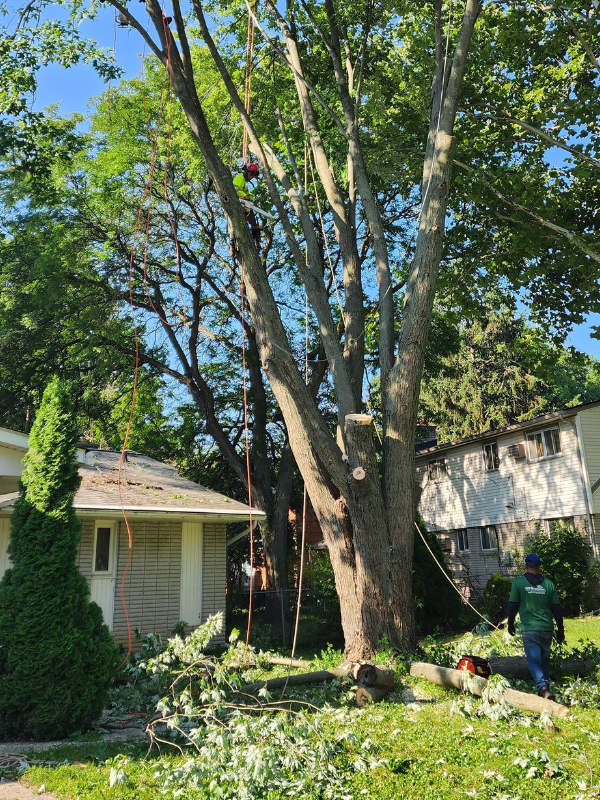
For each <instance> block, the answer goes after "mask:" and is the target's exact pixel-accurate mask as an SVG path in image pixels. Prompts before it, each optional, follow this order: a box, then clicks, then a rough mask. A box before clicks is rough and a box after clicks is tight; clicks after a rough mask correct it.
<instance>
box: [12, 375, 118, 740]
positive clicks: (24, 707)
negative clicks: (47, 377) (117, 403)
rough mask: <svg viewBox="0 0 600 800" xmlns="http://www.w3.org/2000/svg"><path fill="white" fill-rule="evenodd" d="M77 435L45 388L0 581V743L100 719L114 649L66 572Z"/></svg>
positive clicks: (73, 546) (64, 732)
mask: <svg viewBox="0 0 600 800" xmlns="http://www.w3.org/2000/svg"><path fill="white" fill-rule="evenodd" d="M76 442H77V429H76V425H75V417H74V414H73V410H72V406H71V401H70V397H69V393H68V391H67V389H66V388H65V387H64V386H63V385H62V384H61V383H60V381H59V380H58V379H54V380H52V381H51V383H50V384H49V385H48V387H47V389H46V391H45V393H44V397H43V400H42V404H41V407H40V410H39V413H38V416H37V418H36V421H35V423H34V426H33V429H32V431H31V435H30V438H29V444H30V450H29V452H28V453H27V455H26V456H25V459H24V463H25V469H24V471H23V475H22V479H21V484H20V492H19V498H18V500H17V501H16V503H15V509H14V512H13V515H12V520H11V531H10V544H9V549H8V553H9V556H10V559H11V561H12V568H11V569H9V570H7V572H6V573H5V575H4V578H3V579H2V581H1V582H0V739H2V738H4V739H6V738H9V737H18V738H21V737H26V738H33V739H49V738H61V737H64V736H68V735H69V734H71V733H73V732H74V731H79V730H85V729H86V728H88V727H89V726H90V723H91V722H92V720H94V719H96V718H97V717H99V716H100V713H101V712H102V709H103V706H104V703H105V700H106V694H107V690H108V687H109V684H110V681H111V678H112V675H113V671H114V664H115V659H116V648H115V645H114V641H113V639H112V637H111V635H110V633H109V631H108V628H107V627H106V625H105V624H104V623H103V621H102V612H101V610H100V608H99V606H98V605H96V604H95V603H91V602H90V600H89V589H88V586H87V583H86V580H85V578H84V576H83V575H82V574H81V573H80V572H79V570H78V568H77V565H76V558H77V545H78V543H79V540H80V538H81V526H80V524H79V521H78V520H77V519H76V517H75V511H74V509H73V497H74V494H75V492H76V490H77V487H78V486H79V481H80V478H79V475H78V470H77V462H76V460H75V445H76Z"/></svg>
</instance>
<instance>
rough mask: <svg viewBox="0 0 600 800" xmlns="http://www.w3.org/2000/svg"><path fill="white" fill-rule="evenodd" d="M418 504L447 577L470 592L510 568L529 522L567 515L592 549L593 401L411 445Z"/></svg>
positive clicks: (597, 494) (597, 426) (598, 421)
mask: <svg viewBox="0 0 600 800" xmlns="http://www.w3.org/2000/svg"><path fill="white" fill-rule="evenodd" d="M416 468H417V480H418V481H419V483H420V486H421V489H422V494H421V500H420V505H419V510H420V512H421V515H422V517H423V519H424V520H425V523H426V524H427V527H428V529H429V530H430V531H435V532H436V533H437V535H438V538H439V540H440V543H441V545H442V549H443V550H444V552H445V554H446V558H447V560H448V563H449V564H450V566H451V568H452V570H453V573H454V575H455V577H456V578H458V579H460V580H461V581H464V583H465V585H466V586H469V587H471V589H472V590H474V591H475V592H481V591H483V589H484V588H485V584H486V582H487V580H488V578H489V577H490V576H491V575H492V574H493V573H494V572H498V571H500V572H503V573H505V574H510V573H511V572H512V571H513V570H514V569H520V567H521V565H520V564H518V565H515V564H513V561H514V555H513V554H514V552H515V551H517V550H522V549H523V547H524V544H525V539H526V537H527V535H528V534H530V533H534V532H535V531H536V528H538V527H541V529H542V530H544V529H545V530H549V528H550V526H551V525H552V522H553V521H556V520H567V521H568V522H569V523H571V524H573V525H574V526H575V527H576V528H578V529H579V530H581V531H582V532H584V533H585V535H586V536H587V537H588V539H589V542H590V545H591V547H592V552H593V554H594V557H595V558H598V555H599V550H600V402H595V403H588V404H587V405H581V406H576V407H574V408H566V409H562V410H561V411H555V412H553V413H549V414H544V415H543V416H539V417H535V418H534V419H531V420H528V421H527V422H521V423H517V424H514V425H509V426H507V427H505V428H501V429H497V430H493V431H492V430H490V431H486V432H485V433H481V434H479V435H477V436H470V437H468V438H466V439H461V440H460V441H456V442H451V443H448V444H445V445H441V446H439V445H437V443H436V442H424V443H422V444H419V445H417V448H416Z"/></svg>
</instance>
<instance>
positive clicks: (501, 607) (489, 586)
mask: <svg viewBox="0 0 600 800" xmlns="http://www.w3.org/2000/svg"><path fill="white" fill-rule="evenodd" d="M510 587H511V581H510V579H509V578H507V577H506V576H504V575H501V574H500V573H499V572H494V574H493V575H492V577H491V578H490V579H489V581H488V582H487V583H486V585H485V589H484V590H483V608H484V613H485V615H486V617H487V618H488V619H489V620H491V621H492V622H493V623H494V624H496V623H498V622H500V620H502V619H505V617H506V615H507V614H508V599H509V597H510Z"/></svg>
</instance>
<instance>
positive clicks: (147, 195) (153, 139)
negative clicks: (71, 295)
mask: <svg viewBox="0 0 600 800" xmlns="http://www.w3.org/2000/svg"><path fill="white" fill-rule="evenodd" d="M163 26H164V31H165V38H166V41H167V64H166V68H165V78H164V80H163V87H162V91H161V99H160V106H159V113H158V119H157V124H156V129H155V132H154V134H153V132H152V125H151V122H150V115H149V113H148V106H147V104H146V95H145V91H144V66H145V62H144V54H145V45H144V49H143V52H142V102H143V106H144V112H145V115H146V125H147V128H148V137H149V140H150V143H151V156H150V171H149V174H148V178H147V180H146V185H145V187H144V192H143V195H142V199H141V201H140V207H139V211H138V216H137V220H136V224H135V228H134V234H133V242H132V246H131V256H130V260H129V304H130V310H131V318H132V321H133V329H134V336H135V372H134V382H133V391H132V395H131V409H130V413H129V421H128V425H127V431H126V433H125V439H124V442H123V448H122V451H121V458H120V460H119V472H118V479H117V484H118V491H119V503H120V506H121V511H122V513H123V518H124V520H125V526H126V528H127V536H128V557H127V564H126V566H125V570H124V572H123V578H122V580H121V603H122V605H123V611H124V612H125V621H126V623H127V639H128V648H127V654H126V656H125V658H124V660H123V662H122V663H121V664H120V665H119V667H118V669H121V668H122V667H123V665H124V664H125V663H126V662H127V660H128V658H129V655H130V653H131V644H132V643H131V625H130V620H129V613H128V611H127V603H126V601H125V594H124V589H125V579H126V577H127V574H128V572H129V567H130V565H131V556H132V551H133V537H132V533H131V525H130V524H129V519H128V518H127V514H126V512H125V509H124V507H123V506H124V504H123V498H122V483H121V472H122V469H123V464H124V463H125V460H126V451H127V442H128V440H129V436H130V433H131V426H132V423H133V414H134V410H135V401H136V393H137V386H138V380H139V368H140V347H139V335H138V328H137V322H136V317H135V306H134V302H133V264H134V258H135V244H136V241H137V235H138V232H139V229H140V222H141V218H142V212H143V208H144V203H145V202H146V199H148V208H147V213H146V232H145V242H144V262H143V263H144V284H145V290H146V296H147V297H148V300H149V301H150V305H151V306H152V309H153V310H154V312H155V313H156V314H157V316H158V317H159V319H160V320H161V321H162V322H164V323H165V324H166V325H170V324H171V323H169V322H168V320H166V319H163V318H162V317H161V315H160V312H159V311H158V309H157V308H156V306H155V305H154V302H153V300H152V297H151V295H150V287H149V284H148V272H147V262H148V249H149V238H150V219H151V213H152V187H153V184H154V172H155V167H156V155H157V151H158V141H159V135H160V128H161V123H162V116H163V111H164V105H165V87H166V78H167V75H168V76H169V123H168V136H167V157H166V162H165V175H164V182H163V190H164V196H165V203H166V207H167V215H168V219H169V223H170V225H171V230H172V231H173V237H174V241H175V251H176V257H177V273H178V275H180V274H181V258H180V251H179V240H178V237H177V230H176V227H175V223H174V221H173V218H172V216H171V212H170V209H169V198H168V191H167V176H168V165H169V157H170V153H171V130H172V121H173V76H172V70H171V34H170V29H169V28H168V23H167V21H166V17H165V14H164V4H163Z"/></svg>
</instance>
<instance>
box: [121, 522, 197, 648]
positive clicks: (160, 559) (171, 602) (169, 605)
mask: <svg viewBox="0 0 600 800" xmlns="http://www.w3.org/2000/svg"><path fill="white" fill-rule="evenodd" d="M130 527H131V538H132V551H131V563H130V565H129V569H128V571H127V576H126V578H125V583H124V587H123V596H124V600H125V606H126V608H127V613H128V615H129V624H130V629H131V635H132V637H133V633H134V629H135V628H138V629H139V630H140V632H141V633H142V635H143V636H145V635H146V634H147V633H150V632H153V631H156V632H157V633H159V634H160V635H161V636H162V637H163V638H166V637H167V636H168V635H169V632H170V631H171V630H172V628H173V627H174V626H175V625H176V624H177V623H178V622H179V619H180V618H179V610H180V592H181V528H182V523H181V522H169V521H166V520H160V521H158V520H149V521H147V522H141V521H140V522H131V523H130ZM118 536H119V538H118V551H117V559H118V561H117V580H116V588H115V592H116V598H115V612H114V627H113V635H114V637H115V639H116V641H117V643H119V644H125V645H126V644H127V642H128V634H127V620H126V617H125V609H124V608H123V603H122V601H121V583H122V581H123V574H124V572H125V568H126V565H127V559H128V556H129V537H128V535H127V530H126V529H125V526H124V524H123V523H121V524H120V530H119V534H118Z"/></svg>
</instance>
